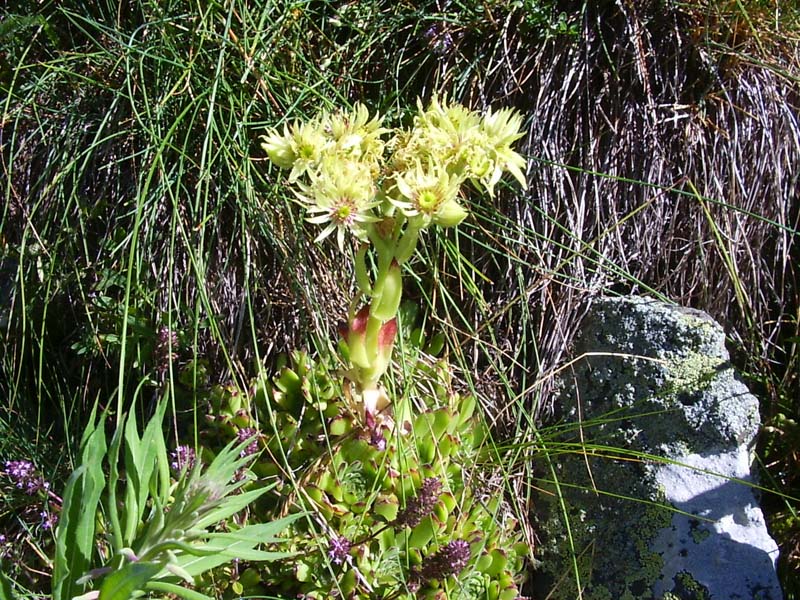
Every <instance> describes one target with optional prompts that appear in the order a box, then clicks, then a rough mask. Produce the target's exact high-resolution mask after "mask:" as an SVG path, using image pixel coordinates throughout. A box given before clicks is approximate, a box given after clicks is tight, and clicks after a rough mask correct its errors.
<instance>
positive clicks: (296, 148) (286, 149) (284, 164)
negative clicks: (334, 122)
mask: <svg viewBox="0 0 800 600" xmlns="http://www.w3.org/2000/svg"><path fill="white" fill-rule="evenodd" d="M262 139H263V141H262V143H261V147H262V148H263V149H264V150H265V151H266V153H267V156H269V158H270V160H271V161H272V162H274V163H275V164H276V165H277V166H278V167H280V168H282V169H291V170H292V172H291V173H290V174H289V181H290V182H293V181H296V180H297V179H298V178H299V177H300V176H302V175H303V174H304V173H307V172H309V171H311V170H313V168H314V167H315V166H316V165H317V163H319V161H320V160H321V158H322V156H323V153H324V152H325V150H326V148H327V147H328V145H329V144H330V142H329V140H328V139H327V138H326V137H325V135H324V133H323V130H322V127H321V125H320V123H319V122H318V121H316V120H313V121H309V122H307V123H302V122H295V123H293V124H292V125H291V126H289V125H284V127H283V135H280V134H278V133H277V131H275V130H272V131H270V132H269V133H268V134H267V135H265V136H262Z"/></svg>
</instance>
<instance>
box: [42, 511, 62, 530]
mask: <svg viewBox="0 0 800 600" xmlns="http://www.w3.org/2000/svg"><path fill="white" fill-rule="evenodd" d="M39 516H40V517H41V519H42V522H41V526H42V529H44V530H45V531H47V530H50V529H53V528H54V527H55V526H56V523H58V515H55V514H50V512H49V511H46V510H43V511H41V512H40V513H39Z"/></svg>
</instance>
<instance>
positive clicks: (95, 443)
mask: <svg viewBox="0 0 800 600" xmlns="http://www.w3.org/2000/svg"><path fill="white" fill-rule="evenodd" d="M166 407H167V403H166V402H164V401H162V402H160V403H159V405H158V407H157V410H156V414H155V415H154V416H153V417H152V419H151V420H150V421H149V423H148V424H147V426H146V428H145V430H144V432H143V433H142V435H141V436H140V435H139V433H138V428H137V425H136V419H135V417H133V416H128V417H127V418H123V419H122V420H121V422H120V423H119V424H118V426H117V429H116V432H115V434H114V436H113V438H112V439H111V442H110V444H108V445H106V437H105V432H104V427H105V424H104V420H105V417H106V414H105V413H103V414H102V415H101V416H100V417H99V418H98V419H97V422H95V419H94V418H93V419H92V421H91V422H90V423H89V426H88V427H87V429H86V433H85V435H84V438H83V440H82V443H81V456H80V462H79V464H78V467H77V468H76V469H75V471H74V472H73V474H72V475H71V477H70V479H69V481H68V483H67V488H66V490H65V492H64V502H63V510H62V515H61V520H60V523H59V526H58V530H57V533H56V556H55V566H54V572H53V598H54V600H72V599H73V598H75V597H77V596H79V595H81V593H83V596H84V597H87V598H88V597H90V596H93V592H87V591H86V585H87V584H91V586H92V587H93V588H94V589H95V590H96V592H95V593H99V598H100V600H127V599H128V598H131V597H134V595H137V594H138V593H139V592H141V591H143V590H146V589H148V588H149V586H150V584H151V582H154V581H157V580H164V582H165V583H168V584H169V583H173V582H176V581H181V580H182V581H186V582H188V583H193V582H194V580H195V578H196V577H199V576H202V575H203V574H204V573H205V572H206V571H208V570H210V569H214V568H216V567H218V566H219V565H222V564H224V563H227V562H230V561H231V560H233V559H240V560H247V561H254V562H258V561H272V560H276V559H280V558H285V557H287V556H289V554H287V553H286V552H273V551H264V550H258V549H256V548H257V546H260V545H262V544H269V543H273V542H278V541H279V540H278V539H277V537H276V534H278V533H279V532H280V531H282V530H283V529H284V528H285V527H286V526H288V525H289V524H290V523H291V522H292V521H294V520H295V519H296V518H298V517H299V516H302V513H298V514H296V515H292V516H290V517H287V518H285V519H281V520H275V521H273V522H269V523H258V524H251V525H243V526H235V527H233V523H232V521H231V518H232V517H233V516H234V515H235V514H237V513H239V512H240V511H242V510H243V509H244V508H245V507H247V506H248V505H249V504H251V503H252V502H255V501H256V500H257V499H258V498H259V497H260V496H262V495H264V494H265V493H266V492H267V491H268V490H269V489H270V488H269V486H261V487H256V488H254V489H251V490H249V491H244V489H243V488H244V487H245V486H247V485H248V482H249V480H250V477H249V476H248V475H247V473H246V472H245V470H244V469H245V468H246V466H247V464H248V463H250V462H251V460H252V458H253V457H252V455H247V454H245V453H243V452H242V451H243V450H244V448H245V446H246V445H247V444H249V443H250V441H251V440H245V441H244V442H242V443H240V444H234V443H230V444H228V445H227V446H226V447H225V448H223V450H222V451H221V452H220V453H219V454H217V455H216V456H215V457H214V459H213V461H212V462H211V463H210V464H209V465H208V466H207V467H203V466H202V464H201V462H200V461H196V462H195V463H194V464H193V465H189V464H184V465H183V466H182V468H181V469H180V470H179V471H180V472H179V474H178V475H177V481H174V480H173V479H172V478H171V476H170V461H169V456H168V453H167V449H166V445H165V442H164V435H163V430H162V428H163V419H164V413H165V411H166ZM120 452H122V455H123V456H122V459H121V463H122V464H123V465H124V467H125V479H124V480H123V479H122V478H121V477H120V473H119V469H118V465H119V464H120ZM106 463H107V464H108V469H109V470H108V475H107V476H106V474H105V472H104V465H105V464H106ZM120 491H121V492H122V493H121V494H120ZM220 522H224V523H225V524H226V527H227V529H228V530H227V531H223V532H217V531H215V530H214V529H213V527H214V526H215V525H217V524H218V523H220ZM90 589H91V588H90ZM170 589H171V591H172V592H173V593H175V594H177V595H181V596H185V597H187V598H188V597H194V598H197V593H196V592H194V593H188V594H184V591H183V588H180V587H178V586H174V587H173V588H170Z"/></svg>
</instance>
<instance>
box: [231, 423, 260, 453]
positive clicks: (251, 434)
mask: <svg viewBox="0 0 800 600" xmlns="http://www.w3.org/2000/svg"><path fill="white" fill-rule="evenodd" d="M236 437H237V438H238V442H239V443H240V444H241V443H242V442H244V441H246V440H249V439H251V438H252V441H251V442H250V443H249V444H248V445H247V446H245V448H244V449H243V450H242V452H241V454H240V456H241V457H242V458H244V457H245V456H250V455H252V454H255V453H256V452H258V440H259V438H260V437H261V432H259V431H258V429H256V428H255V427H242V428H241V429H240V430H239V431H237V432H236Z"/></svg>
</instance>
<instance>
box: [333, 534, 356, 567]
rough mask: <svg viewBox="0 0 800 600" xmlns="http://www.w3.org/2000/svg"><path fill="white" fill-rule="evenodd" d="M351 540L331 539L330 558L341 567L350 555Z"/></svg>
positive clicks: (344, 538) (342, 538)
mask: <svg viewBox="0 0 800 600" xmlns="http://www.w3.org/2000/svg"><path fill="white" fill-rule="evenodd" d="M351 547H352V545H351V544H350V540H348V539H347V538H346V537H339V536H337V537H334V538H331V542H330V545H329V546H328V558H330V559H331V562H332V563H333V564H335V565H341V564H342V563H343V562H344V561H345V560H346V559H347V557H348V555H349V554H350V548H351Z"/></svg>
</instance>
